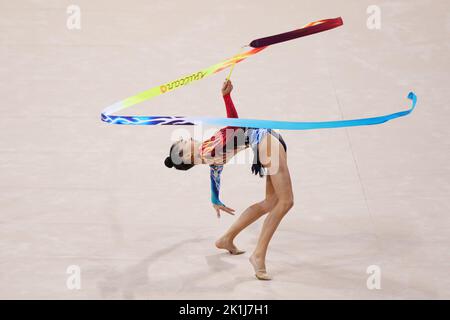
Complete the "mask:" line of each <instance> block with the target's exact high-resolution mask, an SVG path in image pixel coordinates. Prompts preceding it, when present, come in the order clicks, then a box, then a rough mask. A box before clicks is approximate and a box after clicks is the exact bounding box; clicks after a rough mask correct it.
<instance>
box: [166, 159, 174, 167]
mask: <svg viewBox="0 0 450 320" xmlns="http://www.w3.org/2000/svg"><path fill="white" fill-rule="evenodd" d="M164 164H165V165H166V167H167V168H172V167H173V162H172V159H171V158H170V157H167V158H166V160H164Z"/></svg>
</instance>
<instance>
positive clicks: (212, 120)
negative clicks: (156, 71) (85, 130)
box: [101, 17, 417, 130]
mask: <svg viewBox="0 0 450 320" xmlns="http://www.w3.org/2000/svg"><path fill="white" fill-rule="evenodd" d="M341 25H343V21H342V18H340V17H339V18H335V19H325V20H319V21H315V22H311V23H309V24H307V25H306V26H304V27H303V28H300V29H297V30H293V31H290V32H285V33H280V34H277V35H273V36H269V37H265V38H260V39H256V40H253V41H252V42H251V43H250V44H249V45H248V46H249V47H253V49H251V50H249V51H247V52H243V53H239V54H236V55H234V56H233V57H231V58H229V59H227V60H225V61H222V62H219V63H217V64H215V65H212V66H210V67H208V68H206V69H203V70H200V71H198V72H195V73H192V74H189V75H186V76H184V77H181V78H178V79H176V80H174V81H170V82H167V83H164V84H162V85H160V86H156V87H153V88H151V89H148V90H146V91H143V92H141V93H138V94H137V95H134V96H132V97H129V98H126V99H124V100H121V101H118V102H116V103H114V104H113V105H111V106H109V107H107V108H106V109H105V110H103V112H102V114H101V119H102V121H104V122H107V123H112V124H126V125H198V124H210V125H219V126H239V127H250V128H272V129H286V130H308V129H320V128H339V127H351V126H364V125H372V124H379V123H383V122H386V121H388V120H391V119H395V118H399V117H403V116H406V115H408V114H409V113H411V112H412V111H413V109H414V107H415V105H416V102H417V97H416V95H415V94H414V93H413V92H410V93H409V95H408V99H410V100H411V101H412V106H411V108H410V109H409V110H406V111H400V112H397V113H393V114H389V115H385V116H379V117H373V118H363V119H353V120H337V121H319V122H290V121H273V120H261V119H241V118H216V117H185V116H118V115H113V113H115V112H118V111H121V110H123V109H126V108H128V107H131V106H133V105H136V104H138V103H140V102H143V101H146V100H150V99H153V98H155V97H157V96H159V95H162V94H164V93H167V92H171V91H173V90H175V89H178V88H181V87H183V86H186V85H188V84H190V83H192V82H195V81H199V80H202V79H204V78H205V77H207V76H209V75H212V74H215V73H218V72H220V71H222V70H224V69H226V68H228V67H234V65H235V64H237V63H239V62H241V61H243V60H245V59H247V58H248V57H250V56H252V55H254V54H257V53H258V52H260V51H262V50H264V49H266V48H267V47H268V46H270V45H273V44H277V43H281V42H285V41H289V40H292V39H296V38H300V37H304V36H308V35H311V34H315V33H318V32H323V31H326V30H330V29H334V28H337V27H339V26H341ZM230 74H231V72H230Z"/></svg>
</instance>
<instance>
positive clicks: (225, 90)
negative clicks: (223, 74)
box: [222, 80, 233, 96]
mask: <svg viewBox="0 0 450 320" xmlns="http://www.w3.org/2000/svg"><path fill="white" fill-rule="evenodd" d="M231 91H233V84H232V83H231V81H230V80H225V82H224V83H223V86H222V95H223V96H225V95H227V94H229V93H231Z"/></svg>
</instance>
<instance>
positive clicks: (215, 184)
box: [209, 165, 224, 206]
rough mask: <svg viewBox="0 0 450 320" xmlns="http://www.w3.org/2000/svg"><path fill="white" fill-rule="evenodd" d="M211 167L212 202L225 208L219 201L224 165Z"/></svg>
mask: <svg viewBox="0 0 450 320" xmlns="http://www.w3.org/2000/svg"><path fill="white" fill-rule="evenodd" d="M209 167H210V178H211V202H212V203H214V204H218V205H221V206H223V205H224V204H223V203H222V201H220V200H219V191H220V175H221V173H222V170H223V165H211V166H209Z"/></svg>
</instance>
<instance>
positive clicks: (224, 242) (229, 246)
mask: <svg viewBox="0 0 450 320" xmlns="http://www.w3.org/2000/svg"><path fill="white" fill-rule="evenodd" d="M216 247H217V248H219V249H225V250H228V252H229V253H230V254H232V255H238V254H243V253H244V252H245V251H243V250H239V249H238V248H237V247H236V246H235V245H234V244H233V240H230V239H228V238H227V237H222V238H220V239H219V240H217V241H216Z"/></svg>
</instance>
